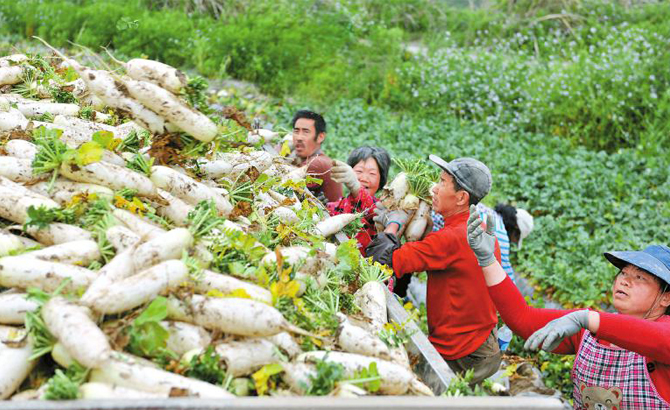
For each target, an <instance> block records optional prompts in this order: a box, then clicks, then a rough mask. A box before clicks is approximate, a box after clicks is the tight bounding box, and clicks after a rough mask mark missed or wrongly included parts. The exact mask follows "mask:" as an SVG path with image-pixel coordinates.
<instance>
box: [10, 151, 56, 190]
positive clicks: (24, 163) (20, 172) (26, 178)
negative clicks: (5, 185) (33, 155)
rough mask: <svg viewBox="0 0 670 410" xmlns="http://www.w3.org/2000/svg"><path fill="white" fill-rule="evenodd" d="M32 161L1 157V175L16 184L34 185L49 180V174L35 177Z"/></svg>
mask: <svg viewBox="0 0 670 410" xmlns="http://www.w3.org/2000/svg"><path fill="white" fill-rule="evenodd" d="M32 163H33V161H32V160H30V159H23V158H16V157H8V156H0V175H1V176H3V177H5V178H8V179H10V180H12V181H14V182H21V183H27V184H31V183H32V184H34V183H36V182H38V181H40V180H44V179H46V178H48V176H49V175H48V174H40V175H35V174H34V173H33V165H32Z"/></svg>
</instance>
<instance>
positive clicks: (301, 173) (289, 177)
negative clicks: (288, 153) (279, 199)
mask: <svg viewBox="0 0 670 410" xmlns="http://www.w3.org/2000/svg"><path fill="white" fill-rule="evenodd" d="M305 178H307V165H305V166H302V167H300V168H295V169H293V170H292V171H290V172H289V173H288V174H286V175H283V176H282V182H286V181H296V182H299V181H304V180H305Z"/></svg>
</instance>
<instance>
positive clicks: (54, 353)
mask: <svg viewBox="0 0 670 410" xmlns="http://www.w3.org/2000/svg"><path fill="white" fill-rule="evenodd" d="M51 358H52V359H54V362H56V363H58V364H59V365H61V366H62V367H64V368H66V369H67V368H68V367H70V366H72V365H73V364H74V362H75V360H74V358H73V357H72V356H71V355H70V353H68V351H67V349H66V348H65V346H63V344H62V343H61V342H56V343H55V344H54V345H53V347H52V348H51Z"/></svg>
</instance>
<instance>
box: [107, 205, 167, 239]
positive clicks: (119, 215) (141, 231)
mask: <svg viewBox="0 0 670 410" xmlns="http://www.w3.org/2000/svg"><path fill="white" fill-rule="evenodd" d="M112 213H113V215H114V217H115V218H116V219H118V220H119V221H121V222H122V223H123V224H124V225H125V226H126V227H127V228H128V229H130V230H131V231H133V232H135V233H136V234H137V235H139V236H140V238H142V239H143V240H149V239H153V238H155V237H157V236H159V235H162V234H163V233H165V232H167V231H166V230H165V229H163V228H161V227H159V226H158V225H156V224H154V223H153V222H149V221H147V220H145V219H144V218H141V217H139V216H137V215H135V214H133V213H131V212H128V211H126V210H125V209H114V211H112Z"/></svg>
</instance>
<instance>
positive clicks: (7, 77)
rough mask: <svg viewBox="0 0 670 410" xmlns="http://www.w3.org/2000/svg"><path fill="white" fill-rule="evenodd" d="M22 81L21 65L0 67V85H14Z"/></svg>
mask: <svg viewBox="0 0 670 410" xmlns="http://www.w3.org/2000/svg"><path fill="white" fill-rule="evenodd" d="M22 81H23V67H20V66H12V67H0V86H3V85H14V84H18V83H20V82H22Z"/></svg>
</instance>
